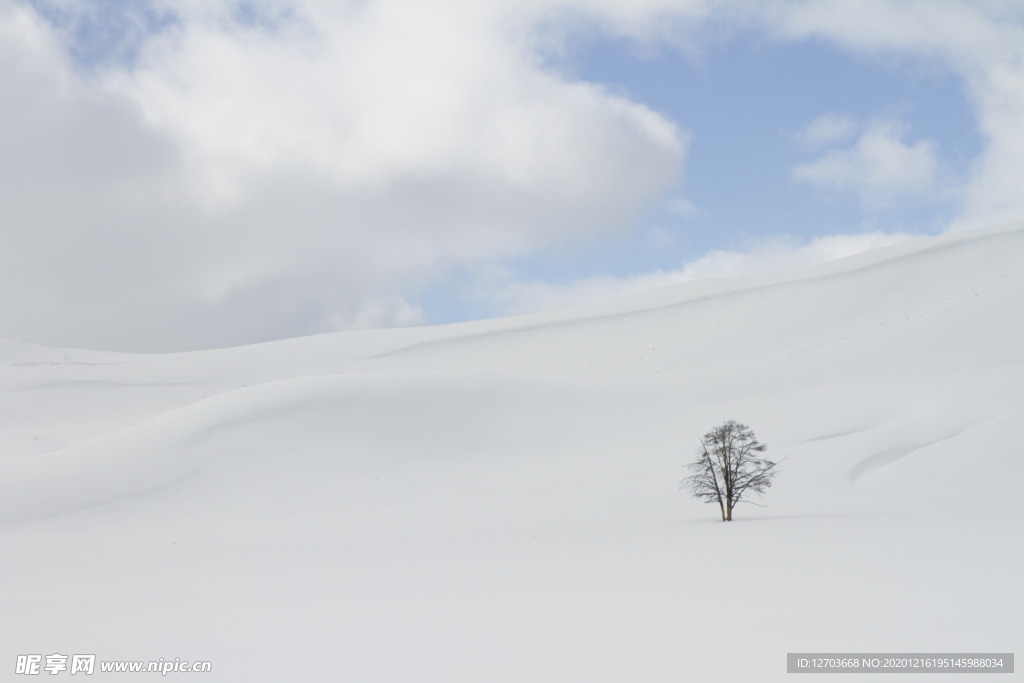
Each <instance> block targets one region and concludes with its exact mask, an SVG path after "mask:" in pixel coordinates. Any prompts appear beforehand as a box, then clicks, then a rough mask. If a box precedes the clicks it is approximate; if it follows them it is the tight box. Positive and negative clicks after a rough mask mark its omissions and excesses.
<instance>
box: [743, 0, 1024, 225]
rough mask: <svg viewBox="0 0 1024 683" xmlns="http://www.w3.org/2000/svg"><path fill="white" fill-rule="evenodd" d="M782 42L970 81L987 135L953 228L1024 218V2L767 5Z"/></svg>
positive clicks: (828, 0)
mask: <svg viewBox="0 0 1024 683" xmlns="http://www.w3.org/2000/svg"><path fill="white" fill-rule="evenodd" d="M760 12H761V17H762V19H763V20H764V22H765V26H766V27H767V28H768V30H769V31H771V32H772V33H773V34H774V35H776V36H777V37H778V38H780V39H782V40H804V39H807V38H815V39H824V40H828V41H832V42H835V43H838V44H840V45H842V46H843V47H845V48H847V49H850V50H853V51H856V52H859V53H861V54H868V55H873V56H881V57H887V56H911V57H917V58H923V59H926V60H928V61H929V62H930V63H933V64H935V63H938V64H941V65H943V66H944V67H945V68H948V69H950V70H951V71H953V72H954V73H956V74H957V75H958V76H959V77H960V78H961V79H962V81H963V83H964V86H965V90H966V93H967V96H968V98H969V99H970V101H971V103H972V105H973V107H974V110H975V113H976V116H977V118H978V127H979V130H980V131H981V133H982V135H983V138H984V149H983V151H982V154H981V156H980V158H979V159H977V161H976V163H975V164H974V168H973V172H972V174H971V178H970V180H969V182H968V184H967V186H966V188H965V189H964V203H963V209H962V211H961V213H960V215H959V216H958V217H957V218H956V219H955V220H954V221H953V224H952V227H954V228H963V227H971V226H981V225H993V224H996V223H1000V222H1005V221H1010V220H1015V219H1020V218H1021V217H1024V174H1021V173H1020V169H1021V168H1024V6H1022V5H1021V4H1020V3H1018V2H1013V1H1012V0H994V1H993V2H968V1H966V0H964V1H956V0H942V1H940V2H933V1H930V0H911V1H909V2H902V1H897V0H866V1H864V2H846V1H845V0H822V1H820V2H813V3H789V2H781V1H774V2H767V3H764V4H763V5H762V6H761V10H760Z"/></svg>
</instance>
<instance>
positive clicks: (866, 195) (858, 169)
mask: <svg viewBox="0 0 1024 683" xmlns="http://www.w3.org/2000/svg"><path fill="white" fill-rule="evenodd" d="M819 121H820V119H819ZM901 134H902V127H901V126H900V125H899V124H897V123H895V122H891V121H876V122H874V123H872V124H870V125H869V126H868V127H867V129H866V130H865V131H864V132H863V133H862V134H861V136H860V138H859V139H858V140H857V142H856V143H855V144H854V145H853V146H852V147H851V148H849V149H844V150H834V151H830V152H828V153H826V154H825V155H824V156H822V157H821V158H820V159H818V160H817V161H814V162H812V163H809V164H804V165H801V166H797V167H796V168H794V169H793V178H794V179H795V180H799V181H803V182H807V183H811V184H813V185H817V186H819V187H826V188H832V189H836V190H850V191H853V192H856V193H858V194H859V195H860V197H861V200H862V202H863V203H864V204H865V205H866V206H867V207H872V206H877V205H879V204H883V203H886V202H888V201H891V200H892V199H893V198H895V197H897V196H899V195H906V194H923V193H925V192H927V191H928V190H930V189H931V187H932V185H933V183H934V181H935V176H936V172H937V169H938V162H937V161H936V157H935V145H934V143H932V142H931V141H929V140H918V141H917V142H915V143H913V144H911V145H908V144H905V143H904V142H903V141H902V140H901V139H900V137H901Z"/></svg>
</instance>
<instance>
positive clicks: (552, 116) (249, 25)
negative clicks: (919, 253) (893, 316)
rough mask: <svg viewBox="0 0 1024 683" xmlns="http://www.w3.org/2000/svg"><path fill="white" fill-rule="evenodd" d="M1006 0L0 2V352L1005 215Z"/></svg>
mask: <svg viewBox="0 0 1024 683" xmlns="http://www.w3.org/2000/svg"><path fill="white" fill-rule="evenodd" d="M1022 64H1024V9H1022V8H1021V7H1020V6H1019V4H1016V3H1012V2H1001V1H994V2H991V3H986V4H984V5H979V4H977V3H971V2H965V1H964V2H960V1H957V0H949V1H948V2H944V3H940V4H936V3H934V2H923V1H916V2H914V1H912V2H899V1H896V0H869V1H866V2H859V3H850V2H841V1H839V0H822V2H817V3H808V4H804V3H792V2H777V1H775V0H762V1H761V2H756V3H749V2H734V1H733V0H706V1H705V0H642V1H641V0H637V1H634V2H629V3H625V2H621V3H620V2H615V1H613V0H531V1H530V2H513V1H512V0H477V1H475V2H472V3H463V2H461V0H434V1H433V2H430V3H423V2H414V1H413V0H366V1H365V2H360V3H354V4H353V3H336V2H328V1H327V0H254V1H246V2H239V1H238V0H209V1H208V2H202V3H178V2H164V1H162V0H145V1H143V2H139V1H131V0H122V1H120V2H96V1H95V0H60V1H59V2H58V1H57V0H34V1H33V2H26V1H23V0H0V91H2V92H3V97H2V98H0V197H2V199H3V201H2V202H0V241H2V244H3V249H0V314H2V315H0V337H9V338H17V339H26V340H30V341H35V342H40V343H47V344H56V345H64V346H86V347H93V348H109V349H116V350H139V351H171V350H184V349H193V348H209V347H214V346H228V345H235V344H243V343H252V342H258V341H264V340H269V339H278V338H284V337H292V336H298V335H304V334H314V333H319V332H329V331H334V330H349V329H362V328H367V327H387V326H395V325H422V324H440V323H448V322H457V321H461V320H469V319H474V318H481V317H492V316H499V315H507V314H517V313H529V312H533V311H541V310H549V309H553V308H559V307H565V306H571V305H576V304H581V303H586V302H589V301H594V300H598V299H601V298H605V297H609V296H615V295H618V294H623V293H628V292H631V291H636V290H638V289H644V288H649V287H655V286H663V285H666V284H671V283H675V282H681V281H685V280H688V279H693V278H698V277H722V276H729V275H738V274H745V273H753V272H761V271H766V270H777V269H782V268H792V267H799V266H801V265H807V264H810V263H817V262H821V261H823V260H828V259H831V258H838V257H841V256H844V255H848V254H852V253H857V252H858V251H863V250H864V249H868V248H874V247H878V246H884V245H886V244H892V243H895V242H898V241H902V240H905V239H911V238H913V237H915V236H921V235H930V234H937V233H940V232H943V231H946V230H957V229H964V228H969V227H975V226H982V225H991V224H995V223H999V222H1006V221H1010V220H1020V219H1021V218H1024V173H1022V172H1021V171H1022V170H1024V66H1022Z"/></svg>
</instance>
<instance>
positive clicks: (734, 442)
mask: <svg viewBox="0 0 1024 683" xmlns="http://www.w3.org/2000/svg"><path fill="white" fill-rule="evenodd" d="M767 449H768V447H767V446H765V445H764V444H763V443H760V442H759V441H758V440H757V437H755V436H754V432H753V431H751V429H750V427H748V426H747V425H745V424H740V423H739V422H735V421H733V420H729V421H728V422H724V423H722V425H721V426H720V427H716V428H714V429H712V430H711V431H710V432H708V433H707V434H705V435H704V438H703V439H701V443H700V450H698V451H697V460H696V461H694V462H692V463H690V464H689V465H687V468H688V469H689V470H690V471H691V472H693V474H692V475H690V476H689V477H687V478H686V479H683V481H682V482H681V483H680V488H681V489H686V490H688V491H690V492H691V493H692V494H693V495H694V496H695V497H696V498H700V499H701V500H703V501H704V502H705V503H715V502H717V503H718V507H719V509H720V510H721V511H722V521H723V522H726V521H728V522H731V521H732V509H733V508H734V507H736V505H737V504H738V503H739V502H740V500H741V499H742V498H743V496H744V494H746V493H747V492H753V493H759V494H760V493H764V492H765V490H767V489H768V488H769V487H770V486H771V485H772V477H774V476H775V474H776V470H775V463H774V462H772V461H771V460H766V459H764V458H762V457H761V453H764V452H765V451H766V450H767ZM747 502H749V501H747Z"/></svg>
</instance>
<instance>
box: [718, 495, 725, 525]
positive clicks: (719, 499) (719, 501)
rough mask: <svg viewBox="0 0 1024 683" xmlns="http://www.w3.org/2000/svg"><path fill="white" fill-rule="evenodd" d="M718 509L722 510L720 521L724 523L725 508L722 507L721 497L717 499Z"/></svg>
mask: <svg viewBox="0 0 1024 683" xmlns="http://www.w3.org/2000/svg"><path fill="white" fill-rule="evenodd" d="M718 507H720V508H721V509H722V521H723V522H724V521H725V506H724V505H722V497H721V496H719V497H718Z"/></svg>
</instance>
